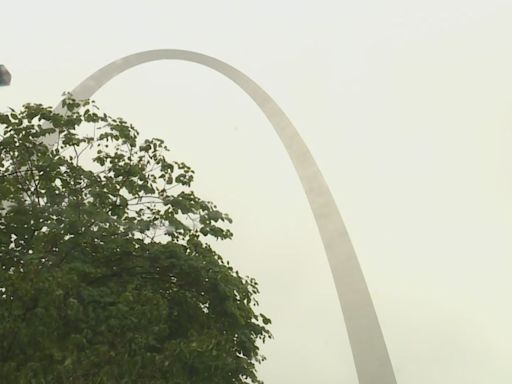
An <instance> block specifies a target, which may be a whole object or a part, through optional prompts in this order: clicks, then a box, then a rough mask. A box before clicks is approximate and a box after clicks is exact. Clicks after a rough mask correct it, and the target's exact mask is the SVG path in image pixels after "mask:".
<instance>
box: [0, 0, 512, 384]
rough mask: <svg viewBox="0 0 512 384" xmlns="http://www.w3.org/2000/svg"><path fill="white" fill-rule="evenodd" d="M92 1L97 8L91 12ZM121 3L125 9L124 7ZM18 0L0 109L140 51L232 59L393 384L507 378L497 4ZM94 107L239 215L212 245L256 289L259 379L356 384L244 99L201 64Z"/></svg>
mask: <svg viewBox="0 0 512 384" xmlns="http://www.w3.org/2000/svg"><path fill="white" fill-rule="evenodd" d="M105 3H107V4H108V5H105ZM127 3H128V4H127ZM297 3H298V2H293V1H281V2H279V3H277V2H275V1H274V2H271V1H259V2H253V3H251V4H250V5H248V4H243V3H242V2H240V1H220V0H219V1H215V2H206V1H203V2H198V1H188V2H186V3H185V2H178V1H146V2H144V5H140V4H142V3H139V2H127V1H124V2H121V1H110V2H106V1H98V0H89V1H82V2H78V1H76V2H69V1H68V2H65V1H56V0H54V1H44V2H39V1H21V0H18V1H16V2H14V1H12V2H8V4H3V5H2V14H3V19H2V23H1V24H0V36H2V46H1V48H2V50H1V55H0V63H3V64H5V65H6V66H7V67H8V68H9V69H10V71H11V73H12V75H13V80H12V84H11V86H10V87H8V88H2V89H0V110H4V109H5V108H6V107H7V106H12V107H18V106H20V105H21V104H22V103H24V102H27V101H34V102H42V103H45V104H48V105H54V104H55V103H56V102H57V101H58V100H59V96H60V94H61V93H62V92H63V91H69V90H71V89H72V88H74V87H75V86H76V85H77V84H78V83H79V82H80V81H81V80H83V79H84V78H85V77H86V76H88V75H89V74H91V73H92V72H94V71H95V70H96V69H98V68H99V67H100V66H103V65H104V64H106V63H108V62H110V61H112V60H115V59H117V58H120V57H121V56H124V55H127V54H130V53H134V52H137V51H141V50H147V49H155V48H180V49H188V50H195V51H199V52H202V53H205V54H208V55H212V56H214V57H217V58H219V59H221V60H224V61H226V62H228V63H229V64H231V65H234V66H235V67H237V68H238V69H240V70H242V71H243V72H245V73H246V74H247V75H249V76H250V77H251V78H253V79H254V80H255V81H256V82H258V83H259V84H260V85H261V86H262V87H263V88H265V89H266V90H267V91H268V92H269V93H270V94H271V95H272V96H273V97H274V99H275V100H276V101H277V102H278V103H279V104H280V106H281V107H282V108H283V110H284V111H285V112H286V113H287V114H288V116H289V117H290V119H291V120H292V122H293V123H294V124H295V126H296V127H297V129H298V130H299V131H300V133H301V134H302V136H303V138H304V140H305V141H306V143H307V144H308V146H309V147H310V150H311V152H312V153H313V155H314V156H315V158H316V160H317V162H318V164H319V166H320V168H321V169H322V171H323V173H324V176H325V178H326V180H327V182H328V183H329V185H330V187H331V189H332V191H333V194H334V196H335V198H336V201H337V203H338V206H339V208H340V211H341V214H342V216H343V217H344V219H345V221H346V224H347V228H348V231H349V233H350V235H351V237H352V240H353V243H354V245H355V249H356V252H357V253H358V256H359V259H360V262H361V265H362V267H363V270H364V272H365V275H366V278H367V282H368V285H369V288H370V291H371V292H372V295H373V298H374V301H375V305H376V309H377V313H378V315H379V318H380V321H381V325H382V328H383V332H384V336H385V338H386V341H387V344H388V348H389V352H390V355H391V359H392V361H393V365H394V367H395V370H396V374H397V380H398V382H399V383H400V384H406V383H414V384H427V383H428V384H431V383H450V384H458V383H461V384H462V383H464V384H472V383H475V384H477V383H478V384H480V383H493V384H498V383H510V382H511V381H512V369H511V368H510V364H509V361H508V360H509V357H510V356H511V355H512V330H511V329H510V326H509V324H511V323H512V310H511V308H510V304H509V303H510V295H509V292H510V291H511V288H512V282H510V281H511V279H508V277H509V275H510V273H511V271H512V260H511V258H510V255H511V254H512V252H511V251H512V236H510V233H512V151H510V150H509V148H512V108H511V105H512V92H511V91H510V90H511V89H512V72H511V71H510V68H511V67H512V49H511V48H510V42H509V41H510V36H511V35H512V23H511V22H510V20H511V16H512V3H511V2H510V1H498V0H485V1H483V0H482V1H462V0H461V1H455V0H443V1H440V0H439V1H438V0H434V1H429V2H424V1H421V2H420V1H405V0H403V1H399V0H391V1H386V2H382V1H377V0H363V1H357V2H356V1H329V2H327V1H315V2H313V1H309V2H301V4H297ZM95 99H96V100H97V102H98V104H99V105H100V106H101V107H103V108H104V109H105V111H106V112H108V113H110V114H113V115H119V116H123V117H125V118H126V119H127V120H129V121H131V122H132V123H134V124H135V126H136V127H137V128H138V129H139V130H140V131H141V135H142V136H144V137H152V136H158V137H161V138H163V139H165V140H166V142H167V144H168V146H169V147H170V148H171V150H172V152H171V155H172V156H174V158H176V159H179V160H184V161H186V162H188V163H189V164H190V165H191V166H192V167H193V168H194V169H196V172H197V182H196V189H197V190H198V191H199V192H200V193H201V195H202V196H203V197H205V198H207V199H209V200H212V201H214V202H216V203H218V205H219V206H220V207H221V208H222V209H223V210H224V211H227V212H229V213H230V214H231V216H232V217H233V218H234V219H235V224H234V227H233V230H234V232H235V238H234V240H233V241H232V242H230V243H229V244H218V245H217V248H218V249H219V250H220V251H221V252H222V254H223V255H225V257H226V258H228V259H229V260H230V261H231V262H232V263H233V264H234V265H235V266H237V267H238V268H239V269H240V270H241V272H242V273H243V274H249V275H251V276H253V277H255V278H256V279H257V280H258V281H259V282H260V287H261V295H260V303H261V310H262V311H263V312H264V313H266V314H267V315H269V316H270V317H271V318H272V320H273V326H272V331H273V333H274V335H275V339H274V340H272V341H270V342H269V343H267V345H265V347H264V349H263V350H264V354H265V355H266V356H267V358H268V360H267V361H266V362H265V363H264V364H263V365H262V366H261V368H260V373H261V376H262V378H263V379H265V381H266V382H267V383H268V384H273V383H297V384H305V383H310V382H318V383H326V384H331V383H332V384H335V383H336V384H338V383H347V384H355V383H356V382H357V381H356V375H355V370H354V367H353V363H352V358H351V354H350V349H349V346H348V340H347V336H346V333H345V329H344V325H343V318H342V315H341V311H340V309H339V306H338V303H337V298H336V294H335V290H334V285H333V283H332V280H331V276H330V271H329V267H328V264H327V260H326V258H325V255H324V252H323V249H322V244H321V241H320V237H319V235H318V233H317V230H316V226H315V224H314V221H313V217H312V214H311V213H310V211H309V207H308V204H307V201H306V198H305V196H304V194H303V192H302V190H301V187H300V184H299V181H298V178H297V176H296V175H295V173H294V170H293V168H292V166H291V163H290V161H289V160H288V158H287V155H286V153H285V151H284V149H283V148H282V145H281V143H280V142H279V140H278V138H277V137H276V135H275V133H274V132H273V130H272V127H271V126H270V124H269V123H268V122H267V121H266V120H265V118H264V116H263V115H262V113H261V112H260V111H259V110H258V108H257V107H256V106H255V105H254V104H253V103H252V102H251V101H250V100H249V98H248V97H247V96H246V95H244V94H243V92H242V91H240V90H239V89H238V88H237V87H236V86H235V85H234V84H231V83H230V82H229V81H228V80H227V79H225V78H223V77H222V76H220V75H219V74H217V73H214V72H213V71H211V70H208V69H206V68H203V67H200V66H198V65H193V64H190V63H180V62H161V63H151V64H147V65H145V66H142V67H138V68H134V69H132V70H130V71H129V72H127V73H125V74H123V75H121V76H119V77H117V78H116V79H115V80H113V81H112V82H111V83H109V84H108V85H107V86H106V87H105V88H104V89H102V90H100V91H99V92H98V93H97V94H96V97H95Z"/></svg>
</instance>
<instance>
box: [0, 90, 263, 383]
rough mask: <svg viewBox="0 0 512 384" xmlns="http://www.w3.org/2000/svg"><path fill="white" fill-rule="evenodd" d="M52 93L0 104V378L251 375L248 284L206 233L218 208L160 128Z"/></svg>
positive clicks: (249, 378)
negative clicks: (202, 194) (144, 128)
mask: <svg viewBox="0 0 512 384" xmlns="http://www.w3.org/2000/svg"><path fill="white" fill-rule="evenodd" d="M62 104H63V107H64V110H65V113H64V114H60V113H56V112H53V111H52V109H51V108H48V107H44V106H42V105H40V104H26V105H24V106H23V107H22V108H21V109H20V110H19V111H15V110H12V109H11V110H9V111H8V112H6V113H0V381H1V382H2V383H180V384H195V383H198V384H199V383H200V384H205V383H211V384H217V383H218V384H227V383H237V384H238V383H240V384H241V383H260V381H259V380H258V378H257V376H256V373H255V369H256V365H257V364H258V363H260V362H261V361H262V360H263V357H262V356H261V354H260V353H259V348H258V344H259V343H260V342H264V341H265V340H266V338H268V337H271V334H270V332H269V330H268V329H267V325H268V324H269V323H270V320H269V319H268V318H267V317H265V316H264V315H262V314H259V313H256V312H255V309H254V308H255V305H257V302H256V301H255V296H256V294H257V293H258V289H257V284H256V282H255V281H254V280H253V279H250V278H247V277H242V276H240V274H239V273H238V272H237V271H235V270H234V269H233V268H232V267H231V266H230V265H229V263H228V262H226V261H224V260H223V259H222V258H221V256H220V255H219V254H217V253H216V252H215V251H214V250H213V249H212V247H211V246H210V245H208V243H207V242H206V240H207V239H208V238H211V239H229V238H231V236H232V233H231V232H230V231H229V229H227V228H226V227H225V226H226V225H227V224H228V223H230V222H231V220H230V218H229V217H228V216H227V215H226V214H224V213H222V212H221V211H219V210H218V209H217V208H216V206H215V205H214V204H212V203H211V202H208V201H204V200H202V199H201V198H199V197H197V196H196V194H194V192H193V191H192V190H191V183H192V181H193V174H194V173H193V171H192V169H190V168H189V167H188V166H187V165H186V164H184V163H181V162H176V161H168V160H167V159H166V157H165V154H166V153H167V152H168V149H167V147H166V146H165V145H164V143H163V141H162V140H159V139H152V140H145V141H144V142H142V143H138V132H137V131H136V130H135V129H134V128H133V126H131V125H130V124H128V123H127V122H126V121H124V120H123V119H119V118H112V117H110V116H108V115H106V114H104V113H102V112H100V111H99V109H98V108H97V107H96V106H95V104H94V103H92V102H90V101H76V100H74V99H72V98H71V97H66V98H65V99H64V100H63V102H62ZM57 132H58V135H59V140H58V144H56V145H54V146H52V147H48V146H47V145H45V144H44V143H43V142H42V139H43V138H44V137H45V136H47V135H49V134H52V133H57ZM81 132H82V133H81ZM83 132H89V133H90V134H84V133H83ZM80 133H81V134H80ZM87 156H88V157H87Z"/></svg>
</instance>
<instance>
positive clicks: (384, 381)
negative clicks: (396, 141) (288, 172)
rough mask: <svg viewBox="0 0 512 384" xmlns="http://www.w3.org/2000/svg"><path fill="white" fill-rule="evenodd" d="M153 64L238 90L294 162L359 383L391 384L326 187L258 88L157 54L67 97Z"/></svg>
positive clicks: (126, 62)
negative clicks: (221, 80)
mask: <svg viewBox="0 0 512 384" xmlns="http://www.w3.org/2000/svg"><path fill="white" fill-rule="evenodd" d="M156 60H184V61H190V62H195V63H198V64H201V65H204V66H206V67H209V68H211V69H213V70H215V71H217V72H220V73H221V74H223V75H224V76H226V77H227V78H229V79H230V80H232V81H234V82H235V83H236V84H238V86H240V88H242V89H243V90H244V91H245V92H246V93H247V94H248V95H249V96H250V97H251V98H252V99H253V100H254V102H255V103H256V104H257V105H258V106H259V107H260V109H261V110H262V111H263V113H264V114H265V115H266V116H267V118H268V120H269V121H270V123H271V124H272V126H273V127H274V129H275V131H276V132H277V134H278V135H279V137H280V139H281V141H282V143H283V145H284V147H285V148H286V151H287V152H288V155H289V156H290V158H291V160H292V162H293V165H294V167H295V170H296V171H297V174H298V175H299V178H300V181H301V183H302V186H303V188H304V191H305V193H306V195H307V198H308V200H309V204H310V206H311V209H312V211H313V214H314V217H315V220H316V223H317V226H318V229H319V232H320V235H321V238H322V242H323V245H324V248H325V252H326V254H327V258H328V261H329V265H330V267H331V272H332V275H333V278H334V283H335V286H336V291H337V293H338V299H339V302H340V305H341V309H342V311H343V315H344V319H345V325H346V329H347V333H348V337H349V340H350V345H351V348H352V355H353V357H354V363H355V367H356V371H357V376H358V379H359V383H360V384H396V379H395V374H394V372H393V367H392V364H391V361H390V358H389V355H388V351H387V348H386V344H385V341H384V337H383V335H382V331H381V328H380V325H379V321H378V319H377V315H376V313H375V308H374V306H373V302H372V299H371V296H370V293H369V291H368V287H367V285H366V282H365V279H364V276H363V273H362V271H361V267H360V265H359V261H358V259H357V256H356V254H355V251H354V248H353V246H352V243H351V241H350V238H349V236H348V233H347V230H346V228H345V224H344V223H343V220H342V218H341V215H340V213H339V211H338V208H337V207H336V203H335V201H334V199H333V197H332V194H331V192H330V190H329V187H328V186H327V183H326V182H325V180H324V177H323V176H322V173H321V172H320V170H319V168H318V166H317V164H316V162H315V160H314V159H313V156H312V155H311V153H310V151H309V149H308V148H307V146H306V144H305V143H304V141H303V140H302V138H301V137H300V135H299V134H298V132H297V130H296V129H295V127H294V126H293V124H292V123H291V121H290V120H289V119H288V117H287V116H286V115H285V113H284V112H283V111H282V110H281V108H280V107H279V106H278V105H277V104H276V102H275V101H274V100H273V99H272V98H271V97H270V96H269V95H268V94H267V93H266V92H265V91H264V90H263V89H262V88H261V87H260V86H258V85H257V84H256V83H255V82H254V81H253V80H251V79H250V78H249V77H248V76H246V75H245V74H243V73H242V72H240V71H239V70H237V69H236V68H234V67H232V66H230V65H228V64H227V63H225V62H223V61H221V60H218V59H215V58H213V57H211V56H207V55H203V54H201V53H197V52H191V51H185V50H177V49H161V50H152V51H145V52H139V53H135V54H133V55H129V56H126V57H123V58H122V59H119V60H117V61H114V62H112V63H110V64H108V65H106V66H104V67H103V68H101V69H99V70H98V71H96V72H94V73H93V74H92V75H91V76H89V77H88V78H87V79H85V80H84V81H83V82H81V83H80V84H79V85H78V86H77V87H76V88H75V89H74V90H73V91H72V92H71V93H72V94H73V96H74V97H75V98H77V99H87V98H90V97H91V96H92V95H93V94H94V93H95V92H96V91H97V90H98V89H99V88H101V87H102V86H103V85H105V84H106V83H107V82H108V81H109V80H111V79H113V78H114V77H116V76H117V75H119V74H120V73H122V72H124V71H126V70H128V69H130V68H132V67H135V66H137V65H140V64H144V63H148V62H151V61H156ZM56 110H58V108H56ZM56 141H57V137H56V136H55V135H52V136H48V137H46V138H45V140H44V142H45V143H46V144H48V145H53V144H55V143H56Z"/></svg>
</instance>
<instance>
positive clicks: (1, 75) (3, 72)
mask: <svg viewBox="0 0 512 384" xmlns="http://www.w3.org/2000/svg"><path fill="white" fill-rule="evenodd" d="M10 84H11V73H10V72H9V71H8V70H7V68H5V65H3V64H0V86H4V85H10Z"/></svg>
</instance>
